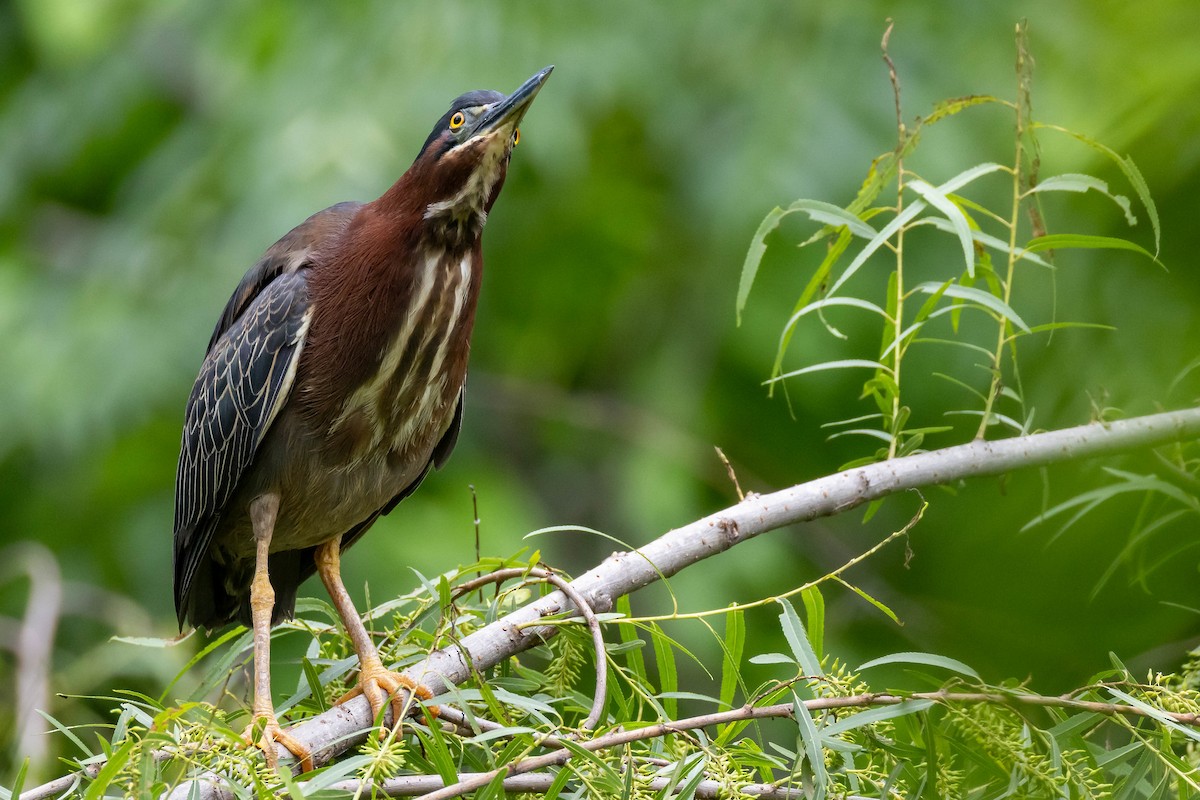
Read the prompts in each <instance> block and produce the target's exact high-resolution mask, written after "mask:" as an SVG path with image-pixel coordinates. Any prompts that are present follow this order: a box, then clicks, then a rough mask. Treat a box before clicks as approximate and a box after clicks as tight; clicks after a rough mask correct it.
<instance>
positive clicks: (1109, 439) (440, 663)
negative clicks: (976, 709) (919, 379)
mask: <svg viewBox="0 0 1200 800" xmlns="http://www.w3.org/2000/svg"><path fill="white" fill-rule="evenodd" d="M1197 436H1200V409H1187V410H1183V411H1173V412H1165V413H1160V414H1152V415H1147V416H1144V417H1135V418H1132V419H1127V420H1120V421H1117V422H1113V423H1108V424H1100V423H1094V424H1090V425H1083V426H1078V427H1074V428H1067V429H1064V430H1057V431H1050V432H1046V433H1037V434H1031V435H1029V436H1022V437H1016V438H1011V439H1002V440H998V441H986V440H976V441H973V442H970V443H968V444H964V445H958V446H955V447H948V448H945V449H942V450H935V451H932V452H927V453H919V454H916V455H910V456H905V457H903V458H896V459H892V460H889V461H884V462H879V463H875V464H869V465H867V466H863V467H858V468H855V469H851V470H847V471H845V472H840V473H837V474H835V475H830V476H827V477H824V478H819V479H817V480H813V481H809V482H808V483H804V484H800V485H798V486H793V487H790V488H788V489H783V490H781V491H778V492H773V493H771V494H766V495H749V496H747V497H746V498H745V499H744V500H743V501H741V502H739V503H738V504H737V505H735V506H732V507H730V508H727V509H724V510H722V511H719V512H717V513H715V514H711V515H709V516H707V517H705V518H703V519H700V520H697V521H695V522H693V523H691V524H689V525H685V526H683V527H681V528H677V529H675V530H673V531H669V532H667V533H666V534H663V535H662V536H660V537H659V538H657V539H655V540H654V541H652V542H650V543H648V544H646V545H645V546H643V547H640V548H638V549H637V550H633V551H627V552H618V553H614V554H613V555H611V556H609V557H608V558H607V559H605V560H604V561H603V562H602V563H601V564H599V565H598V566H596V567H595V568H593V569H591V570H589V571H588V572H586V573H584V574H583V575H581V576H580V577H578V578H577V579H575V580H574V581H573V582H572V584H571V585H572V586H573V588H574V589H575V591H576V592H578V594H579V595H580V596H581V597H582V598H583V599H584V601H585V602H586V603H587V604H588V605H590V606H591V608H592V610H593V611H594V612H596V613H604V612H607V611H610V610H611V609H612V608H613V606H614V604H615V602H616V598H618V597H620V596H622V595H626V594H630V593H632V592H634V591H637V590H638V589H641V588H643V587H644V586H647V585H649V584H651V583H654V582H655V581H658V580H660V579H664V578H668V577H670V576H672V575H675V574H676V573H678V572H679V571H680V570H682V569H684V568H686V567H688V566H690V565H692V564H695V563H696V562H698V561H701V560H703V559H705V558H708V557H710V556H713V555H716V554H718V553H722V552H724V551H726V550H728V549H730V548H731V547H733V546H734V545H736V544H739V543H740V542H743V541H746V540H747V539H750V538H753V537H755V536H758V535H759V534H762V533H766V532H768V531H771V530H775V529H777V528H780V527H783V526H785V525H789V524H793V523H797V522H807V521H810V520H813V519H817V518H819V517H825V516H831V515H834V514H838V513H841V512H842V511H846V510H849V509H851V508H854V507H856V506H858V505H861V504H862V503H865V502H869V501H871V500H874V499H877V498H880V497H884V496H887V495H889V494H894V493H896V492H900V491H905V490H908V489H913V488H919V487H924V486H932V485H937V484H943V483H948V482H951V481H957V480H962V479H964V478H970V477H979V476H985V475H997V474H1001V473H1005V472H1009V471H1012V470H1015V469H1022V468H1028V467H1037V466H1043V465H1047V464H1053V463H1059V462H1065V461H1073V460H1078V459H1083V458H1091V457H1096V456H1103V455H1112V454H1116V453H1121V452H1125V451H1129V450H1135V449H1139V448H1147V447H1155V446H1158V445H1161V444H1166V443H1168V442H1177V441H1182V440H1185V439H1191V438H1195V437H1197ZM571 608H572V603H571V601H570V600H569V599H568V598H567V596H566V595H565V594H563V593H562V592H561V591H556V592H553V593H551V594H549V595H546V596H545V597H541V598H539V599H537V600H535V601H534V602H531V603H529V604H528V605H526V606H524V607H522V608H520V609H518V610H516V611H514V612H512V613H510V614H508V615H507V616H505V617H503V618H501V619H499V620H497V621H496V622H494V623H492V624H490V625H487V626H486V627H484V628H481V629H480V630H478V631H476V632H474V633H472V634H470V635H469V636H467V637H465V638H464V639H463V640H462V641H461V642H460V643H459V644H458V645H456V646H451V647H448V648H446V649H444V650H439V651H437V652H434V653H432V654H431V655H430V656H429V657H427V658H426V659H424V660H422V661H420V662H418V663H417V664H414V665H413V666H411V667H409V668H407V669H406V670H405V671H404V672H405V674H406V675H407V676H408V677H410V678H412V679H413V680H415V681H418V682H420V683H423V684H424V685H426V686H428V687H429V688H430V689H432V690H433V691H434V692H439V691H442V690H444V689H445V688H446V687H447V686H450V685H457V684H459V683H462V682H464V681H466V680H467V679H469V678H470V676H471V675H472V669H474V670H483V669H487V668H489V667H491V666H493V665H495V664H497V663H499V662H500V661H502V660H503V659H505V658H508V657H510V656H512V655H514V654H516V653H519V652H522V651H524V650H527V649H529V648H530V647H533V646H535V645H537V644H540V643H541V642H544V641H545V640H546V639H548V638H549V637H552V636H554V635H555V634H556V633H557V628H556V626H554V625H547V624H538V623H539V622H540V621H542V620H544V619H545V618H547V617H550V616H554V615H558V614H561V613H564V612H566V611H569V610H570V609H571ZM877 697H881V696H877ZM373 724H374V720H373V719H372V715H371V711H370V708H369V705H368V703H367V701H366V699H365V698H362V697H358V698H355V699H353V700H350V701H348V702H346V703H344V704H342V705H338V706H335V707H333V708H331V709H330V710H328V711H326V712H324V713H323V714H320V715H318V716H317V717H314V718H312V719H310V720H307V721H305V722H303V723H300V724H298V725H296V726H294V727H292V728H291V729H290V731H289V732H290V733H291V734H292V735H293V736H294V737H296V739H298V740H299V741H300V742H301V743H302V744H304V745H305V746H307V747H309V748H310V749H311V751H312V753H313V758H314V761H315V763H316V764H318V765H319V764H323V763H327V762H328V761H330V760H331V759H333V758H336V757H337V756H338V755H340V754H341V753H343V752H345V751H346V750H349V749H350V748H352V747H354V746H356V745H357V744H358V743H360V742H361V741H362V740H363V739H364V738H365V737H366V735H367V734H368V732H369V731H370V730H371V729H372V727H373ZM279 755H280V759H281V760H286V758H287V757H288V754H286V753H285V752H284V751H283V750H282V748H280V753H279ZM180 788H183V787H180ZM196 788H197V789H198V794H197V795H195V796H196V797H199V798H208V797H212V796H213V795H212V789H213V786H212V784H209V783H207V782H205V781H203V780H201V781H198V783H197V786H196Z"/></svg>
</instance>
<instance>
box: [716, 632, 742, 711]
mask: <svg viewBox="0 0 1200 800" xmlns="http://www.w3.org/2000/svg"><path fill="white" fill-rule="evenodd" d="M745 616H746V615H745V612H744V611H742V610H741V609H735V610H732V611H730V612H728V613H727V614H726V615H725V646H724V647H723V648H722V650H723V653H724V655H723V656H722V659H721V695H720V697H721V706H722V707H724V708H732V707H733V696H734V694H735V693H736V692H737V688H738V683H739V681H740V679H741V673H740V671H741V665H742V651H743V649H744V648H745V644H746V619H745Z"/></svg>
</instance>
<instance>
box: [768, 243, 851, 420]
mask: <svg viewBox="0 0 1200 800" xmlns="http://www.w3.org/2000/svg"><path fill="white" fill-rule="evenodd" d="M852 238H853V236H851V234H850V231H848V230H846V229H845V228H843V229H842V231H841V233H839V234H838V237H837V239H835V240H834V242H833V244H831V245H830V246H829V247H828V249H827V250H826V252H825V257H824V258H823V259H821V264H820V265H819V266H818V267H817V269H816V271H815V272H813V274H812V277H811V278H809V279H808V283H807V284H806V285H805V286H804V291H802V292H801V293H800V297H799V299H797V300H796V305H795V306H794V307H793V308H792V313H793V314H796V313H798V312H799V311H800V310H801V309H803V308H804V307H805V306H807V305H808V304H809V303H811V302H812V299H813V298H814V297H816V296H817V293H818V292H820V291H821V289H822V288H823V287H824V286H825V282H826V280H828V278H829V274H830V273H831V272H832V271H833V266H834V264H836V263H837V262H838V260H839V259H840V258H841V257H842V254H843V253H845V252H846V248H847V247H848V246H849V245H850V240H851V239H852ZM793 333H794V330H790V331H785V332H784V334H783V337H782V340H781V341H780V343H779V350H778V351H777V352H776V353H775V363H774V365H772V367H771V375H772V376H775V375H778V374H779V373H780V372H781V371H782V370H783V357H784V355H785V354H786V353H787V348H788V344H789V343H790V342H791V340H792V334H793ZM774 393H775V387H774V385H772V386H771V390H770V392H768V396H772V397H773V396H774Z"/></svg>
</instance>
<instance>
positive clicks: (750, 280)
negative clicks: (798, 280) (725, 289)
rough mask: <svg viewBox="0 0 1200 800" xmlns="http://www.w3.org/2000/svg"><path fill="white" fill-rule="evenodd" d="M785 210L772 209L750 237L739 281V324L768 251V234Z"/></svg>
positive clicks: (776, 225) (777, 223)
mask: <svg viewBox="0 0 1200 800" xmlns="http://www.w3.org/2000/svg"><path fill="white" fill-rule="evenodd" d="M783 215H784V210H783V209H782V208H780V207H779V206H776V207H775V208H773V209H771V211H770V212H769V213H768V214H767V216H766V217H764V218H763V221H762V222H761V223H760V224H759V226H758V230H757V231H755V232H754V236H753V237H752V238H751V239H750V247H749V248H748V249H747V250H746V260H745V261H743V262H742V277H741V279H740V280H739V281H738V293H737V324H738V325H741V324H742V309H743V308H745V307H746V298H748V297H749V296H750V287H751V286H753V285H754V276H755V275H757V274H758V267H759V265H760V264H761V263H762V258H763V255H764V254H766V252H767V236H769V235H770V233H771V231H773V230H775V229H776V228H778V227H779V223H780V221H782V220H783Z"/></svg>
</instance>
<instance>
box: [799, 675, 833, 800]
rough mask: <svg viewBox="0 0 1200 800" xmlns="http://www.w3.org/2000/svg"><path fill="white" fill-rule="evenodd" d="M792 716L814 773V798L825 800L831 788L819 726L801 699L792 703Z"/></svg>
mask: <svg viewBox="0 0 1200 800" xmlns="http://www.w3.org/2000/svg"><path fill="white" fill-rule="evenodd" d="M792 714H793V715H794V716H795V717H796V726H797V728H798V729H799V732H800V739H801V740H802V741H803V742H804V752H805V755H807V757H808V763H809V766H810V767H811V768H812V771H813V794H812V797H813V799H814V800H823V798H824V797H825V793H826V791H827V790H828V788H829V772H828V771H827V770H826V769H825V754H824V752H823V751H822V749H821V739H820V735H819V734H818V733H817V725H816V723H815V722H813V718H812V714H810V713H809V711H808V707H807V706H805V705H804V703H801V702H800V700H799V698H797V699H795V700H794V701H793V702H792Z"/></svg>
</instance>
